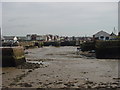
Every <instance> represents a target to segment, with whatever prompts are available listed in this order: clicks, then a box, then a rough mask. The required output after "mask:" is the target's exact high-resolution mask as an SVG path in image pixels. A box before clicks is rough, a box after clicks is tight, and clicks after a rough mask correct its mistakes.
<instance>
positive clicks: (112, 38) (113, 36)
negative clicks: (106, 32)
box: [110, 32, 117, 40]
mask: <svg viewBox="0 0 120 90" xmlns="http://www.w3.org/2000/svg"><path fill="white" fill-rule="evenodd" d="M116 36H117V35H116V34H114V33H113V32H112V33H111V34H110V40H115V39H116Z"/></svg>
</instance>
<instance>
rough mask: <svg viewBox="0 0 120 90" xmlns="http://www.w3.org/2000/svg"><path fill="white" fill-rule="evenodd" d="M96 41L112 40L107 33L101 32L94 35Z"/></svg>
mask: <svg viewBox="0 0 120 90" xmlns="http://www.w3.org/2000/svg"><path fill="white" fill-rule="evenodd" d="M93 38H94V40H110V38H111V36H110V34H109V33H107V32H105V31H99V32H97V33H96V34H94V35H93Z"/></svg>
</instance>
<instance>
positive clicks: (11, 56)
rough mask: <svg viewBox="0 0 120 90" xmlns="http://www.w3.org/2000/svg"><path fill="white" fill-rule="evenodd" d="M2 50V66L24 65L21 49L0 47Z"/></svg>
mask: <svg viewBox="0 0 120 90" xmlns="http://www.w3.org/2000/svg"><path fill="white" fill-rule="evenodd" d="M0 49H2V66H3V67H7V66H8V67H9V66H17V65H20V64H22V63H24V62H25V61H26V60H25V55H24V49H23V47H20V46H18V47H1V48H0Z"/></svg>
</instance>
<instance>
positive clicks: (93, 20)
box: [0, 2, 118, 36]
mask: <svg viewBox="0 0 120 90" xmlns="http://www.w3.org/2000/svg"><path fill="white" fill-rule="evenodd" d="M117 5H118V3H117V2H76V3H73V2H71V3H70V2H66V3H65V2H57V3H55V2H45V3H43V2H36V3H34V2H31V3H30V2H27V3H25V2H16V3H15V2H3V3H2V32H3V35H17V36H24V35H26V34H32V33H34V34H40V35H43V34H53V35H56V34H57V35H60V36H62V35H65V36H92V35H93V34H95V33H96V32H98V31H100V30H104V31H106V32H108V33H111V32H112V31H113V28H114V27H116V29H117V28H118V6H117ZM0 7H1V5H0Z"/></svg>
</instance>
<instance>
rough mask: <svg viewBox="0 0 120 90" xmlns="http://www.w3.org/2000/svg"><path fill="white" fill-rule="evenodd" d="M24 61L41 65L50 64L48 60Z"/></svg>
mask: <svg viewBox="0 0 120 90" xmlns="http://www.w3.org/2000/svg"><path fill="white" fill-rule="evenodd" d="M26 62H28V63H33V64H42V65H48V64H50V63H49V62H43V61H26Z"/></svg>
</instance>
